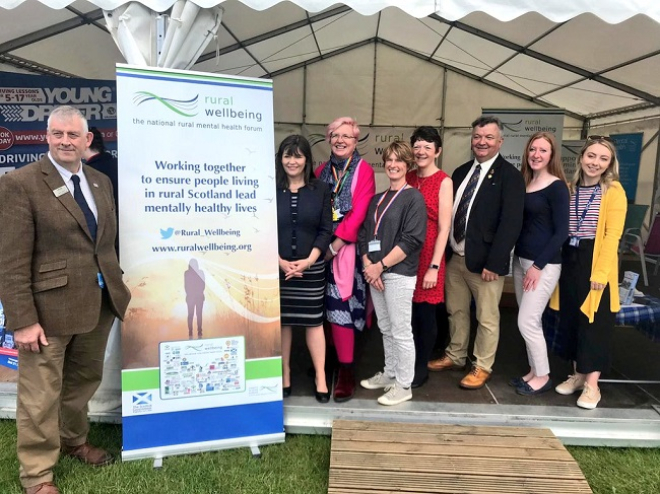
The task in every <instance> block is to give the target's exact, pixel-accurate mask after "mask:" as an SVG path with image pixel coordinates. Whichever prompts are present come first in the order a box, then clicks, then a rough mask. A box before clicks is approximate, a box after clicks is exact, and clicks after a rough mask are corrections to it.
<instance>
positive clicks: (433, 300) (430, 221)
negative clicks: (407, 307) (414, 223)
mask: <svg viewBox="0 0 660 494" xmlns="http://www.w3.org/2000/svg"><path fill="white" fill-rule="evenodd" d="M447 177H448V175H447V174H446V173H445V172H443V171H442V170H438V171H437V172H435V173H434V174H433V175H431V176H429V177H418V176H417V172H416V171H412V172H409V173H408V174H407V175H406V181H407V182H408V184H409V185H410V186H412V187H415V188H417V189H419V191H420V192H421V193H422V196H424V202H425V203H426V216H427V220H426V240H425V241H424V245H423V246H422V253H421V254H420V257H419V268H418V270H417V286H416V287H415V293H414V295H413V302H427V303H429V304H439V303H442V302H444V301H445V256H444V255H443V256H442V261H441V262H440V269H439V270H438V283H437V284H436V285H435V287H434V288H429V289H426V290H425V289H423V288H422V283H423V282H424V275H425V274H426V271H428V269H429V265H430V264H431V260H432V259H433V250H434V249H435V241H436V239H437V238H438V201H439V196H440V185H441V184H442V181H443V180H444V179H445V178H447Z"/></svg>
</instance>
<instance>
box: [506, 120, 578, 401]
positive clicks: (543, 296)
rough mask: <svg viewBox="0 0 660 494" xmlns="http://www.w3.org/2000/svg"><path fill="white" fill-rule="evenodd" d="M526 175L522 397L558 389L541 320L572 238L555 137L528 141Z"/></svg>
mask: <svg viewBox="0 0 660 494" xmlns="http://www.w3.org/2000/svg"><path fill="white" fill-rule="evenodd" d="M521 172H522V174H523V178H524V179H525V184H526V188H527V193H526V194H525V209H524V212H523V228H522V232H521V233H520V237H519V238H518V242H517V244H516V248H515V251H514V260H513V282H514V287H515V290H516V300H517V301H518V306H519V311H518V329H520V334H521V335H522V336H523V338H524V339H525V344H526V346H527V360H528V362H529V367H530V370H529V372H528V373H527V374H525V375H524V376H522V377H516V378H514V379H512V380H511V384H512V385H513V386H515V387H516V391H517V392H518V394H521V395H537V394H539V393H543V392H545V391H548V390H550V389H552V381H551V379H550V364H549V363H548V349H547V346H546V343H545V338H544V336H543V327H542V325H541V316H542V315H543V311H544V310H545V307H546V306H547V305H548V301H549V300H550V296H551V295H552V292H553V291H554V289H555V287H556V286H557V282H558V281H559V275H560V274H561V246H562V244H563V243H564V241H565V240H566V238H567V237H568V201H569V194H568V187H567V186H566V178H565V176H564V171H563V169H562V166H561V158H560V153H559V149H558V147H557V142H556V140H555V137H554V136H553V135H552V134H550V133H548V132H537V133H536V134H534V135H533V136H532V137H530V138H529V141H527V145H526V146H525V151H524V153H523V162H522V166H521Z"/></svg>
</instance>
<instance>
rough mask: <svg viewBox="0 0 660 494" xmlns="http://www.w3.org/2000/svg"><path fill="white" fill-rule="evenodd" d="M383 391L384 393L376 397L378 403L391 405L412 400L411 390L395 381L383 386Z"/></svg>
mask: <svg viewBox="0 0 660 494" xmlns="http://www.w3.org/2000/svg"><path fill="white" fill-rule="evenodd" d="M385 391H386V392H385V394H384V395H383V396H381V397H380V398H378V403H380V404H381V405H385V406H392V405H398V404H399V403H403V402H404V401H408V400H412V390H411V389H410V388H404V387H402V386H400V385H399V384H398V383H396V382H395V383H394V384H392V385H391V386H388V387H387V388H385Z"/></svg>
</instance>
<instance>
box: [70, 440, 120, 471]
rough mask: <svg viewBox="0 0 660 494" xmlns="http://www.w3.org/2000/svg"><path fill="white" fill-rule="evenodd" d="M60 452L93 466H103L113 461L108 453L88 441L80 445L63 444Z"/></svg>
mask: <svg viewBox="0 0 660 494" xmlns="http://www.w3.org/2000/svg"><path fill="white" fill-rule="evenodd" d="M62 453H64V454H65V455H67V456H72V457H73V458H77V459H79V460H80V461H82V462H83V463H87V464H88V465H92V466H93V467H104V466H106V465H109V464H110V463H112V462H113V458H112V456H111V455H110V453H108V452H107V451H106V450H104V449H101V448H97V447H96V446H92V445H91V444H89V443H85V444H81V445H80V446H63V447H62Z"/></svg>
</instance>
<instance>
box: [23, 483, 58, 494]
mask: <svg viewBox="0 0 660 494" xmlns="http://www.w3.org/2000/svg"><path fill="white" fill-rule="evenodd" d="M23 490H24V491H25V494H60V491H59V489H58V488H57V487H56V486H55V484H53V483H52V482H44V483H43V484H37V485H33V486H32V487H24V488H23Z"/></svg>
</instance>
